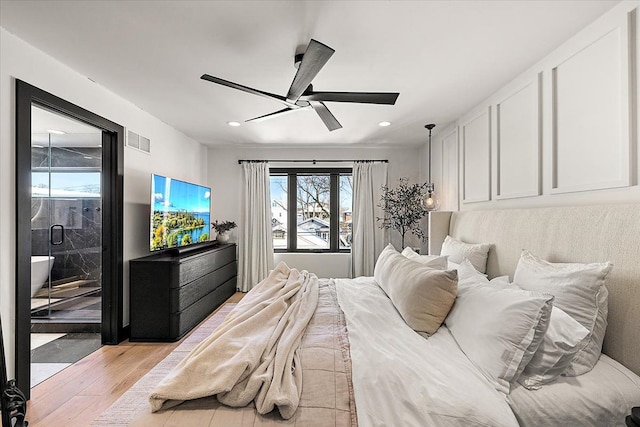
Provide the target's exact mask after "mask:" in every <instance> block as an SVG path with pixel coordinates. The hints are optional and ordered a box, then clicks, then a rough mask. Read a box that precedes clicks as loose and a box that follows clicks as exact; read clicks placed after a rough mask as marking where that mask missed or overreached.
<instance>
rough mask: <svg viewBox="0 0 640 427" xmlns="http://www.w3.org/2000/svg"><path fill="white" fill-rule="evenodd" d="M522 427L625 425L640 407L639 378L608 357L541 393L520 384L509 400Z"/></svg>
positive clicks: (548, 386)
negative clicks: (628, 418) (580, 373)
mask: <svg viewBox="0 0 640 427" xmlns="http://www.w3.org/2000/svg"><path fill="white" fill-rule="evenodd" d="M508 399H509V401H510V403H511V406H512V408H513V412H515V413H516V416H517V418H518V420H519V421H520V424H521V425H522V426H535V427H547V426H548V427H556V426H558V425H562V426H567V427H568V426H580V427H589V426H593V427H596V426H597V427H609V426H624V425H625V423H624V418H625V416H626V415H628V414H629V413H630V408H631V407H632V406H638V405H640V378H638V376H637V375H635V374H633V373H632V372H631V371H630V370H629V369H627V368H625V367H624V366H622V365H621V364H620V363H618V362H616V361H615V360H613V359H611V358H610V357H608V356H606V355H604V354H603V355H601V356H600V360H598V363H596V366H595V367H594V368H593V369H592V370H591V371H589V372H587V373H586V374H583V375H580V376H577V377H560V378H558V379H557V380H556V381H555V382H553V383H551V384H545V385H544V386H542V388H540V389H539V390H533V391H529V390H527V389H526V388H524V387H522V386H520V385H519V384H518V385H517V386H516V387H514V388H513V389H512V390H511V394H509V397H508Z"/></svg>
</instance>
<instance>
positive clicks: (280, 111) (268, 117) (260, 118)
mask: <svg viewBox="0 0 640 427" xmlns="http://www.w3.org/2000/svg"><path fill="white" fill-rule="evenodd" d="M307 108H308V107H307ZM302 110H306V108H285V109H283V110H279V111H276V112H273V113H269V114H265V115H264V116H258V117H254V118H252V119H248V120H245V122H260V121H262V120H266V119H271V118H273V117H278V116H282V115H285V114H286V113H291V112H293V111H302Z"/></svg>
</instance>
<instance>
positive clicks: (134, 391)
mask: <svg viewBox="0 0 640 427" xmlns="http://www.w3.org/2000/svg"><path fill="white" fill-rule="evenodd" d="M235 306H236V304H234V303H227V304H225V305H224V306H222V307H221V308H220V310H219V311H218V312H217V313H216V314H214V315H213V316H211V317H210V318H209V319H207V320H206V321H205V322H204V323H203V324H202V325H200V326H199V327H198V328H197V329H195V330H194V331H193V332H192V333H191V335H189V336H188V337H187V338H186V339H185V340H184V341H183V342H182V343H181V344H180V345H179V346H178V347H176V348H175V350H173V351H172V352H171V353H169V355H168V356H167V357H165V358H164V360H162V362H160V363H158V364H157V365H156V366H155V367H154V368H153V369H151V370H150V371H149V372H148V373H147V374H146V375H145V376H144V377H142V378H140V380H138V382H137V383H135V384H134V385H133V386H131V388H130V389H129V390H127V391H126V392H125V393H124V394H123V395H122V396H120V398H119V399H118V400H116V401H115V402H114V403H113V404H112V405H111V406H110V407H109V408H107V409H106V410H105V411H104V412H103V413H102V414H100V416H99V417H98V418H96V419H95V420H94V421H93V422H92V423H91V426H93V427H101V426H109V427H115V426H123V427H124V426H127V425H129V422H130V421H131V419H132V418H133V417H134V415H135V414H136V413H139V412H140V411H151V406H150V405H149V394H151V390H152V389H153V388H154V387H155V386H156V384H158V383H159V382H160V381H162V379H163V378H164V377H165V376H166V375H167V374H168V373H169V372H170V371H171V369H173V367H174V366H176V365H177V364H178V363H180V361H181V360H182V359H184V357H185V356H186V355H187V354H188V353H189V352H190V351H191V350H192V349H193V348H194V347H195V346H196V345H198V343H200V342H201V341H202V340H203V339H204V338H206V337H208V336H209V335H210V334H211V333H212V332H213V331H214V330H215V329H216V328H217V327H218V326H219V325H220V324H221V323H222V321H223V320H224V318H225V317H227V314H229V313H230V312H231V310H232V309H233V308H234V307H235Z"/></svg>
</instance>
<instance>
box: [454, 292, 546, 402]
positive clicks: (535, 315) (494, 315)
mask: <svg viewBox="0 0 640 427" xmlns="http://www.w3.org/2000/svg"><path fill="white" fill-rule="evenodd" d="M552 302H553V297H552V296H551V295H542V294H538V293H536V292H528V291H521V290H515V289H514V290H507V289H498V288H495V287H491V286H486V285H485V284H483V283H482V282H477V285H476V286H473V285H471V284H469V285H467V286H461V287H460V288H459V289H458V298H457V299H456V303H455V304H454V306H453V308H452V309H451V312H450V313H449V315H448V316H447V318H446V320H445V324H446V325H447V328H449V330H450V331H451V335H453V337H454V338H455V340H456V342H457V343H458V345H459V346H460V348H461V349H462V351H464V353H465V354H466V355H467V357H468V358H469V359H470V360H471V361H472V362H473V363H474V364H475V365H476V366H477V367H478V369H479V370H480V371H481V372H482V373H483V374H484V376H485V377H487V379H489V380H490V381H492V382H493V383H494V386H495V387H496V389H497V390H498V391H501V392H503V393H505V394H508V393H509V390H510V387H511V384H512V383H513V382H514V381H515V380H516V379H517V378H518V377H519V376H520V373H521V372H522V371H523V370H524V368H525V366H526V365H527V363H529V361H530V360H531V358H532V357H533V355H534V353H535V352H536V350H537V349H538V347H539V346H540V343H541V342H542V339H543V337H544V334H545V332H546V330H547V326H548V324H549V318H550V316H551V308H552Z"/></svg>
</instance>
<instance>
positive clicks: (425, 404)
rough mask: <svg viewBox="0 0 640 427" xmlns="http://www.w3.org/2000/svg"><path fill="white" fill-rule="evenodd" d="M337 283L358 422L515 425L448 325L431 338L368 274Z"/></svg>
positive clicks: (506, 406)
mask: <svg viewBox="0 0 640 427" xmlns="http://www.w3.org/2000/svg"><path fill="white" fill-rule="evenodd" d="M336 289H337V293H338V302H339V304H340V308H341V309H342V311H343V312H344V314H345V318H346V321H347V329H348V331H349V342H350V346H351V357H352V370H353V372H352V377H353V387H354V395H355V401H356V408H357V413H358V425H359V426H360V427H369V426H393V425H402V426H407V427H408V426H438V427H440V426H460V425H464V426H493V427H498V426H518V422H517V420H516V418H515V416H514V414H513V412H512V410H511V408H510V407H509V404H508V403H507V401H506V400H505V397H504V395H503V394H501V393H499V392H498V391H496V390H495V388H494V387H493V386H492V385H491V383H489V382H488V381H487V379H486V378H485V377H484V376H483V375H482V374H481V373H480V372H479V371H478V369H477V368H476V367H475V366H474V365H473V364H472V363H471V362H470V361H469V359H468V358H467V357H466V356H465V354H464V353H463V352H462V351H461V350H460V348H459V347H458V345H457V343H456V342H455V340H454V339H453V337H452V336H451V334H450V333H449V330H448V329H447V328H446V327H444V326H442V327H441V328H440V329H439V330H438V331H437V332H436V333H435V334H434V335H432V336H431V337H429V338H426V337H424V336H421V335H419V334H418V333H416V332H415V331H413V330H412V329H411V328H410V327H409V326H407V324H406V323H405V322H404V320H402V317H401V316H400V314H399V313H398V312H397V311H396V309H395V308H394V306H393V304H392V303H391V301H390V300H389V298H388V297H387V296H386V294H385V293H384V292H383V291H382V289H380V288H379V287H378V285H377V284H376V283H375V281H374V280H373V278H371V277H360V278H357V279H350V280H347V279H344V280H341V279H336ZM389 396H393V398H392V399H389Z"/></svg>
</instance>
